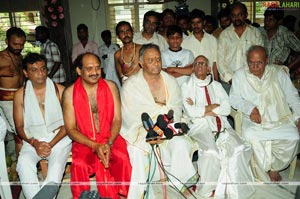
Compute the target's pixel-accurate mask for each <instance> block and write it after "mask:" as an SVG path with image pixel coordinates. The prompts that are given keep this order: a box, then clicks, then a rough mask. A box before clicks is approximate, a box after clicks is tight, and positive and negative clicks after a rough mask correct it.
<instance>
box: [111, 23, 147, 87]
mask: <svg viewBox="0 0 300 199" xmlns="http://www.w3.org/2000/svg"><path fill="white" fill-rule="evenodd" d="M116 35H117V36H118V38H119V39H120V40H121V41H122V43H123V47H122V48H120V49H119V50H118V51H116V52H115V65H116V69H117V73H118V75H119V78H120V81H121V82H122V83H124V81H125V80H126V79H127V78H128V77H129V76H131V75H133V74H135V73H136V72H138V71H139V69H140V67H139V64H138V60H139V51H140V49H141V45H139V44H136V43H134V42H133V40H132V39H133V29H132V27H131V25H130V23H129V22H127V21H121V22H119V23H118V24H117V26H116Z"/></svg>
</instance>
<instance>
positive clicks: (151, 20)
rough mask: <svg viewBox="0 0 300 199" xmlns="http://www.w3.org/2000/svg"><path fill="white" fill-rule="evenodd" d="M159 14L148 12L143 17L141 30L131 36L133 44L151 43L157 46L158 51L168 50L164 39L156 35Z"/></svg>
mask: <svg viewBox="0 0 300 199" xmlns="http://www.w3.org/2000/svg"><path fill="white" fill-rule="evenodd" d="M158 25H159V14H158V13H157V12H155V11H152V10H150V11H148V12H146V13H145V15H144V20H143V28H144V29H143V30H142V31H140V32H137V33H135V34H134V36H133V42H134V43H137V44H141V45H142V44H149V43H153V44H156V45H158V46H159V49H160V51H163V50H165V49H167V48H168V44H167V41H166V39H165V38H164V37H163V36H161V35H160V34H158V33H157V32H156V31H157V28H158Z"/></svg>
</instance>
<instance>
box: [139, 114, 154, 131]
mask: <svg viewBox="0 0 300 199" xmlns="http://www.w3.org/2000/svg"><path fill="white" fill-rule="evenodd" d="M141 119H142V123H143V126H144V128H145V129H146V130H147V131H149V129H151V128H153V126H154V124H153V121H152V119H151V118H150V116H149V114H148V113H142V115H141Z"/></svg>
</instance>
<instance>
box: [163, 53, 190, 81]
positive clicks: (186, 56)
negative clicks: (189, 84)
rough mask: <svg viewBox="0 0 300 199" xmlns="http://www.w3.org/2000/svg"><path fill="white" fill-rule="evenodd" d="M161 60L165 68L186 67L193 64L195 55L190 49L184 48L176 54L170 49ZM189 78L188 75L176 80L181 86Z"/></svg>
mask: <svg viewBox="0 0 300 199" xmlns="http://www.w3.org/2000/svg"><path fill="white" fill-rule="evenodd" d="M161 59H162V67H163V68H167V67H185V66H186V65H188V64H192V63H193V61H194V55H193V53H192V52H191V51H190V50H188V49H184V48H182V49H181V50H180V51H177V52H174V51H171V50H170V49H169V48H168V49H167V50H164V51H163V52H162V53H161ZM188 78H189V76H188V75H183V76H180V77H177V78H176V80H177V83H178V85H179V86H181V85H182V83H183V82H185V81H186V80H187V79H188Z"/></svg>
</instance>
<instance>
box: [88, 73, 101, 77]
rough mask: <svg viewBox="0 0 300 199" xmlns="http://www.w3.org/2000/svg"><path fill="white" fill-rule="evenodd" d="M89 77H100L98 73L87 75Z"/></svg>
mask: <svg viewBox="0 0 300 199" xmlns="http://www.w3.org/2000/svg"><path fill="white" fill-rule="evenodd" d="M89 77H100V74H98V73H97V74H94V75H89Z"/></svg>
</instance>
